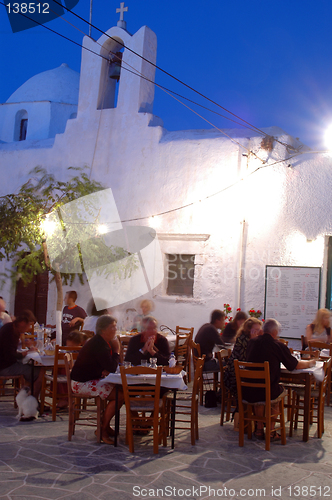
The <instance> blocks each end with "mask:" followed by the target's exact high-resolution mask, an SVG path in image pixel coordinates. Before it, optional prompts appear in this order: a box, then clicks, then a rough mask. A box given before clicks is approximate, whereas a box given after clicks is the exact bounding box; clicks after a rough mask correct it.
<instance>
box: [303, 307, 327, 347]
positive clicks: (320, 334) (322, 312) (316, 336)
mask: <svg viewBox="0 0 332 500" xmlns="http://www.w3.org/2000/svg"><path fill="white" fill-rule="evenodd" d="M330 322H331V311H329V310H328V309H318V311H317V314H316V317H315V319H314V321H313V323H311V324H310V325H308V326H307V328H306V332H305V333H306V342H307V343H308V342H309V340H319V341H320V342H327V343H330V342H331V323H330Z"/></svg>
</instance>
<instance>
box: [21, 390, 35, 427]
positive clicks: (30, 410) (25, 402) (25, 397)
mask: <svg viewBox="0 0 332 500" xmlns="http://www.w3.org/2000/svg"><path fill="white" fill-rule="evenodd" d="M16 403H17V406H18V415H17V418H18V419H19V420H20V421H21V422H29V421H30V420H34V419H35V418H37V417H38V401H37V399H36V398H35V397H34V396H31V395H30V389H29V387H23V389H21V390H20V392H19V393H18V394H17V396H16Z"/></svg>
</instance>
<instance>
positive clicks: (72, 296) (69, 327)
mask: <svg viewBox="0 0 332 500" xmlns="http://www.w3.org/2000/svg"><path fill="white" fill-rule="evenodd" d="M76 300H77V292H75V290H71V291H70V292H67V293H66V295H65V298H64V303H65V307H64V308H63V311H62V321H61V328H62V345H66V340H67V336H68V334H69V333H70V332H72V331H73V330H77V329H78V328H79V327H80V325H81V324H83V323H84V319H85V318H86V312H85V311H84V309H83V308H82V307H80V306H78V305H77V304H76Z"/></svg>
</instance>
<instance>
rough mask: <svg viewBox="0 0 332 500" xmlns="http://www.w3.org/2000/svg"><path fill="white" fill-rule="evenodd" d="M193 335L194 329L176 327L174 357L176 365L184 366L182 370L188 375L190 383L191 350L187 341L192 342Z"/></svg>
mask: <svg viewBox="0 0 332 500" xmlns="http://www.w3.org/2000/svg"><path fill="white" fill-rule="evenodd" d="M193 335H194V327H191V328H187V327H184V326H177V327H176V341H175V350H174V355H175V357H176V359H177V361H178V364H182V365H183V366H184V369H185V371H186V372H187V375H188V382H191V348H190V346H189V341H190V340H192V338H193Z"/></svg>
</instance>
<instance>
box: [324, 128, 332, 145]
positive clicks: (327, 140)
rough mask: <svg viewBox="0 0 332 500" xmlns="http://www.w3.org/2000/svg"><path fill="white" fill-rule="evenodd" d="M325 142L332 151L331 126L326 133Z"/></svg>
mask: <svg viewBox="0 0 332 500" xmlns="http://www.w3.org/2000/svg"><path fill="white" fill-rule="evenodd" d="M324 142H325V146H326V147H327V149H328V150H329V151H332V125H330V126H329V127H328V129H327V130H326V132H325V136H324Z"/></svg>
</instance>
